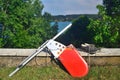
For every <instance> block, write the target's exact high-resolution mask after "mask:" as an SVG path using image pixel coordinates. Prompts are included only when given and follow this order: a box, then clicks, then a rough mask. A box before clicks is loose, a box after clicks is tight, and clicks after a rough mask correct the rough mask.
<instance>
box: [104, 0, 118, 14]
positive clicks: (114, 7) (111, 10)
mask: <svg viewBox="0 0 120 80" xmlns="http://www.w3.org/2000/svg"><path fill="white" fill-rule="evenodd" d="M103 5H104V6H105V10H106V13H107V15H109V16H118V15H119V16H120V0H103Z"/></svg>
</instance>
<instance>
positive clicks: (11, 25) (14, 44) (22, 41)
mask: <svg viewBox="0 0 120 80" xmlns="http://www.w3.org/2000/svg"><path fill="white" fill-rule="evenodd" d="M42 9H43V4H42V2H41V1H40V0H11V1H10V0H0V24H2V32H1V35H0V47H10V48H33V47H34V48H35V47H38V46H39V45H41V43H43V42H44V41H45V40H46V39H48V38H50V35H49V34H50V32H51V31H50V30H51V27H50V24H49V21H48V20H47V19H46V18H45V17H44V16H43V15H42ZM48 35H49V36H48Z"/></svg>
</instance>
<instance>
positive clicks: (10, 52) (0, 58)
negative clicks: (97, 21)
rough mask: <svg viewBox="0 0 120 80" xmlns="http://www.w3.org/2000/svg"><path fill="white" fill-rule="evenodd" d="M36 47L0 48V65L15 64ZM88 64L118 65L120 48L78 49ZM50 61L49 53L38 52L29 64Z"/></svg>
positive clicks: (35, 64) (43, 63)
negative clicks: (94, 51)
mask: <svg viewBox="0 0 120 80" xmlns="http://www.w3.org/2000/svg"><path fill="white" fill-rule="evenodd" d="M35 51H36V49H0V67H5V66H7V67H12V66H17V65H18V64H19V63H20V62H21V61H23V60H24V59H25V58H26V57H27V56H28V55H30V54H32V53H34V52H35ZM79 52H80V55H81V56H83V57H84V59H85V60H86V61H87V63H88V64H89V65H120V49H119V48H118V49H117V48H115V49H114V48H111V49H107V48H102V49H101V50H100V51H97V52H96V54H88V53H87V52H83V51H79ZM48 63H51V58H50V55H49V54H48V53H46V52H41V53H39V54H38V55H37V56H36V57H35V58H34V59H33V60H32V61H30V62H29V64H27V65H29V66H37V65H38V66H39V65H47V64H48Z"/></svg>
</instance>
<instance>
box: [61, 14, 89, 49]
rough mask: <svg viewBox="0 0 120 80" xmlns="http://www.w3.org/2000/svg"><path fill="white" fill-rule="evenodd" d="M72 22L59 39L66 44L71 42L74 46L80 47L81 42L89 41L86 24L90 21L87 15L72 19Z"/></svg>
mask: <svg viewBox="0 0 120 80" xmlns="http://www.w3.org/2000/svg"><path fill="white" fill-rule="evenodd" d="M72 23H73V24H72V26H71V28H70V29H68V31H66V33H64V34H63V35H62V36H61V37H60V38H59V41H60V42H62V43H64V44H66V45H69V44H71V43H72V44H74V46H76V47H80V46H81V44H82V43H85V42H90V36H89V33H88V30H87V26H88V25H89V23H90V20H89V18H88V17H87V16H80V17H79V18H77V19H75V20H73V22H72Z"/></svg>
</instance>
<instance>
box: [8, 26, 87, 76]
mask: <svg viewBox="0 0 120 80" xmlns="http://www.w3.org/2000/svg"><path fill="white" fill-rule="evenodd" d="M71 25H72V24H69V25H68V26H67V27H65V28H64V29H63V30H62V31H61V32H60V33H58V34H57V35H56V36H55V37H53V38H52V39H50V40H47V41H46V42H45V43H43V44H42V45H41V46H40V47H39V48H38V49H37V50H36V52H34V53H33V54H31V55H30V56H28V57H27V58H26V59H24V60H23V61H22V62H21V63H20V64H19V65H18V66H17V68H16V69H15V70H14V71H13V72H12V73H11V74H9V77H11V76H12V75H14V74H15V73H16V72H17V71H19V70H20V69H21V68H22V67H24V66H25V65H26V64H27V63H28V62H29V61H30V60H32V59H33V58H34V57H35V56H36V55H37V54H39V53H40V52H41V51H42V50H43V49H44V48H47V49H49V51H50V52H51V53H52V55H53V56H54V58H55V59H58V60H59V61H60V62H61V63H62V65H63V66H64V67H65V69H66V70H67V71H68V73H69V74H70V75H71V76H73V77H83V76H85V75H86V74H87V73H88V65H87V63H86V61H85V60H84V59H83V58H82V56H81V55H80V54H79V52H78V51H77V49H76V48H75V47H74V46H73V45H69V46H65V45H63V44H61V43H59V42H57V41H55V39H56V38H57V37H59V36H60V35H61V34H62V33H63V32H65V31H66V30H67V29H68V28H69V27H70V26H71Z"/></svg>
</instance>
